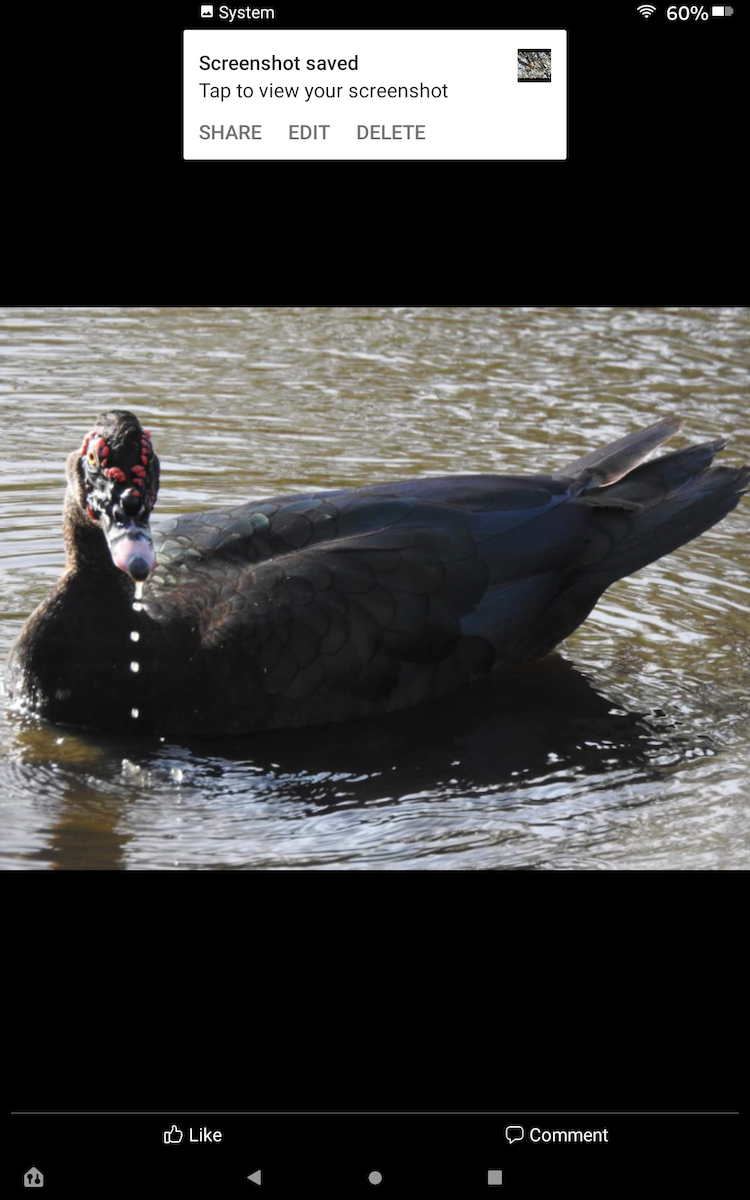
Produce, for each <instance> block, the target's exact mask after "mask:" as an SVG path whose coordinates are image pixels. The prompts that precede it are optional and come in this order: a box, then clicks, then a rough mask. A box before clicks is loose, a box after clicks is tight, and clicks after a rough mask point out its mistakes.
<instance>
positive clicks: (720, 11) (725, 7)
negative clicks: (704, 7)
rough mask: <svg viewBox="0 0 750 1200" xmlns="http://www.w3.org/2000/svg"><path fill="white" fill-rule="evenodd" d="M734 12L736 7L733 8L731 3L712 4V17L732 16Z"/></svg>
mask: <svg viewBox="0 0 750 1200" xmlns="http://www.w3.org/2000/svg"><path fill="white" fill-rule="evenodd" d="M733 12H734V9H733V8H732V6H731V4H712V5H711V16H712V17H731V15H732V13H733Z"/></svg>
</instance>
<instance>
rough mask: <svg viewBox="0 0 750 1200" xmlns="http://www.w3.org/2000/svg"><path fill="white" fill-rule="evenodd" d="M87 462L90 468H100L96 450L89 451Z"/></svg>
mask: <svg viewBox="0 0 750 1200" xmlns="http://www.w3.org/2000/svg"><path fill="white" fill-rule="evenodd" d="M86 462H87V463H88V464H89V466H90V467H98V466H99V455H98V454H97V453H96V450H89V452H88V454H87V455H86Z"/></svg>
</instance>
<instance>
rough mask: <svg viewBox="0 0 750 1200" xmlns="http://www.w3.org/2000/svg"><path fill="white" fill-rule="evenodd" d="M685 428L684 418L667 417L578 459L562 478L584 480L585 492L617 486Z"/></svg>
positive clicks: (568, 467) (570, 465) (564, 470)
mask: <svg viewBox="0 0 750 1200" xmlns="http://www.w3.org/2000/svg"><path fill="white" fill-rule="evenodd" d="M682 425H683V418H682V417H676V416H671V417H665V418H664V419H663V420H662V421H657V422H656V424H655V425H649V426H648V427H647V428H646V429H638V430H637V431H636V432H635V433H629V434H627V435H626V436H625V437H622V438H618V440H617V441H616V442H610V444H609V445H608V446H601V447H600V448H599V449H598V450H592V451H591V452H590V453H589V454H584V456H583V458H577V459H575V461H574V462H572V463H570V464H569V465H568V466H567V467H564V468H563V470H562V471H561V472H560V474H561V475H564V476H567V477H568V478H572V479H583V480H585V485H586V488H589V487H602V486H603V485H605V484H608V483H615V482H616V480H618V479H621V478H622V476H623V475H626V474H627V472H628V471H632V469H633V467H637V466H638V464H639V463H642V462H643V460H644V459H645V458H648V456H649V454H651V452H652V451H653V450H656V449H657V448H658V447H659V446H661V445H662V443H663V442H666V441H668V440H669V439H670V438H671V437H672V436H673V434H675V433H677V431H678V430H679V429H682Z"/></svg>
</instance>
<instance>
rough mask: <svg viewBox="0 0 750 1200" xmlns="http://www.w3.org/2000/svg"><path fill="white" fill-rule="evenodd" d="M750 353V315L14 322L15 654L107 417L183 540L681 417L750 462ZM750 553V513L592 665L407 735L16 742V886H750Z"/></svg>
mask: <svg viewBox="0 0 750 1200" xmlns="http://www.w3.org/2000/svg"><path fill="white" fill-rule="evenodd" d="M749 349H750V312H748V310H741V309H727V308H725V309H559V308H558V309H552V308H549V309H540V308H536V309H535V308H525V309H503V308H485V309H480V308H394V309H384V308H367V309H354V308H350V309H330V308H328V309H326V308H318V309H314V308H306V309H305V308H303V309H279V308H276V309H257V308H256V309H240V308H229V309H226V308H225V309H222V308H106V309H95V308H78V309H64V308H58V309H52V308H37V309H28V308H27V309H0V364H2V369H1V370H0V402H1V403H2V406H3V408H2V411H3V444H2V446H1V447H0V459H1V460H2V471H0V599H1V600H2V620H1V621H0V659H2V661H3V662H4V660H5V657H6V655H7V653H8V650H9V649H10V645H11V643H12V641H13V639H14V637H15V636H16V634H17V633H18V631H19V629H20V628H21V625H22V623H23V621H24V620H25V618H26V617H27V616H28V614H29V613H30V611H31V610H32V608H33V607H34V606H35V605H36V604H37V603H38V602H39V601H40V600H41V599H42V598H43V597H44V596H45V595H46V594H47V592H48V591H49V588H50V586H51V584H52V583H53V582H54V580H55V579H56V578H57V577H58V575H59V574H60V571H61V569H62V567H63V563H64V555H63V547H62V541H61V537H60V525H61V509H62V500H63V494H64V473H63V472H64V462H65V459H66V457H67V455H68V453H69V451H70V450H71V448H73V447H74V446H76V445H78V444H80V439H81V437H82V435H83V434H84V433H85V432H86V431H87V430H88V429H90V428H91V424H92V420H93V418H94V417H95V416H96V414H97V413H98V412H100V411H101V410H102V409H105V408H108V407H124V408H132V409H134V410H135V411H137V413H138V415H139V417H140V418H141V420H142V421H143V423H144V424H145V425H146V426H147V427H149V428H150V429H151V430H152V433H153V437H154V443H155V446H156V448H157V451H158V453H159V456H160V458H161V462H162V489H161V492H160V496H159V505H158V509H157V521H156V522H155V524H156V523H158V517H159V516H160V517H161V518H162V519H163V518H166V517H168V516H169V515H170V514H172V513H179V512H187V511H192V510H195V509H206V508H211V507H213V506H218V505H221V504H229V503H233V502H240V501H244V500H247V499H249V498H251V497H260V496H263V495H278V494H281V493H283V492H287V491H295V490H299V491H306V490H310V489H312V488H316V487H320V488H324V487H335V486H341V487H356V486H358V485H360V484H365V483H373V482H378V481H384V480H396V479H404V478H406V479H408V478H410V477H417V476H424V475H430V474H432V475H434V474H447V473H452V472H458V471H461V472H488V471H489V472H507V473H524V472H533V471H535V470H544V471H549V470H554V469H555V468H557V467H559V466H561V465H562V464H563V463H565V462H568V461H570V460H572V459H573V458H574V457H575V456H576V455H578V454H581V453H583V452H584V451H585V450H587V449H590V448H591V447H592V446H594V445H601V444H604V443H605V442H607V441H610V440H612V439H614V438H616V437H619V436H621V435H622V434H623V433H626V432H629V431H632V430H633V429H635V428H636V427H638V426H645V425H648V424H649V423H650V422H652V421H654V420H656V419H658V418H660V417H662V416H664V415H666V413H668V412H674V411H677V412H680V413H681V414H683V415H684V416H685V417H686V422H687V423H686V429H685V434H686V437H685V438H679V437H678V438H676V439H675V442H674V446H675V448H679V446H680V445H684V444H686V442H687V440H690V441H701V440H707V439H709V438H713V437H717V436H720V435H723V436H727V437H728V438H729V439H730V445H729V447H728V449H727V451H726V453H725V458H726V461H727V462H732V463H740V462H743V461H744V462H747V461H748V460H750V428H749V427H748V422H747V412H748V394H747V391H748V374H747V356H748V350H749ZM749 532H750V503H748V502H747V501H745V502H743V504H742V505H740V507H739V508H738V509H737V510H736V511H735V512H734V513H733V514H732V515H731V516H730V517H729V518H728V519H727V520H726V521H723V522H722V523H721V524H720V525H718V526H716V527H715V528H714V529H712V530H710V531H709V532H708V533H707V534H705V535H704V536H703V537H701V538H699V539H698V540H697V541H694V542H692V543H690V545H688V546H685V547H683V548H682V549H681V550H680V551H679V552H678V553H677V554H674V555H670V556H669V557H667V558H665V559H662V560H661V561H660V562H658V563H655V564H653V565H652V566H650V567H648V568H647V569H645V570H643V571H641V572H639V573H638V574H637V575H635V576H633V577H631V578H629V579H626V580H623V581H621V582H620V583H618V584H617V585H616V586H615V587H613V588H612V589H610V591H609V592H607V593H606V595H605V596H604V598H603V600H602V601H601V602H600V603H599V605H597V607H596V609H595V610H594V612H593V613H592V614H591V616H590V617H589V619H588V620H587V621H586V622H585V624H584V625H583V626H582V627H581V628H580V629H579V630H578V631H577V632H576V633H575V635H574V636H573V637H572V638H570V639H569V640H568V641H567V642H566V643H565V646H564V649H563V655H564V658H556V659H552V660H549V661H546V662H545V663H543V664H538V665H537V666H536V667H534V668H530V669H528V670H525V671H524V672H519V673H516V674H515V675H514V676H513V677H504V678H498V679H497V680H493V681H487V682H485V683H483V684H479V685H477V686H476V687H474V688H472V689H468V690H465V691H463V692H461V693H454V694H453V695H451V696H447V697H445V698H444V699H443V700H441V701H440V702H439V703H437V702H436V703H435V704H431V705H427V706H425V707H423V708H421V709H418V710H414V711H411V712H404V713H399V714H394V715H393V716H392V717H388V718H382V719H380V720H378V721H368V722H363V723H360V724H357V725H349V726H346V727H345V726H328V727H324V728H320V729H315V730H302V731H294V732H288V733H283V732H279V733H276V734H274V735H260V736H258V737H255V738H248V739H244V740H243V741H242V742H237V743H233V742H227V741H213V742H210V743H209V742H197V741H196V742H191V743H189V744H188V743H185V742H179V743H176V742H173V741H170V742H166V741H165V742H160V741H158V740H156V741H152V742H148V741H143V740H140V741H134V740H132V739H131V740H127V739H122V740H121V739H117V738H105V737H101V736H99V735H93V734H80V733H77V732H75V731H71V730H64V729H56V728H53V727H50V726H43V725H41V724H37V723H32V722H29V721H25V720H19V718H18V717H12V718H10V719H5V720H0V755H2V757H1V758H0V866H2V867H4V868H27V867H40V868H48V867H49V866H50V865H52V866H58V867H63V868H65V867H113V866H115V867H117V866H119V867H151V868H152V867H176V866H180V867H184V866H190V867H205V866H216V867H238V868H241V867H248V866H291V867H298V866H303V865H304V866H347V867H376V866H399V867H408V866H419V867H446V866H450V867H461V866H466V867H472V868H492V867H508V868H510V867H523V866H545V867H572V866H585V867H604V866H622V867H662V866H663V867H735V868H736V867H746V866H747V865H748V862H749V861H750V821H749V820H748V816H749V814H750V788H748V777H749V776H750V561H749V559H750V555H749V553H748V546H749V545H750V537H748V533H749ZM102 619H106V615H103V618H102ZM139 652H140V653H142V643H141V644H140V645H139V646H138V649H137V650H136V648H135V646H134V654H133V659H134V660H135V659H137V658H139ZM566 660H572V661H574V662H575V663H576V664H577V666H578V668H579V669H578V670H576V669H575V668H574V667H572V666H571V665H570V662H566ZM584 675H585V677H586V678H584ZM587 680H588V682H587ZM639 714H643V715H639Z"/></svg>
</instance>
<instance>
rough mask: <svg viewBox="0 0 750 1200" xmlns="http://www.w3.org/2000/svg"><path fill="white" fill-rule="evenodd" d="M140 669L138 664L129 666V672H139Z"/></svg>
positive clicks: (133, 663)
mask: <svg viewBox="0 0 750 1200" xmlns="http://www.w3.org/2000/svg"><path fill="white" fill-rule="evenodd" d="M140 669H141V664H140V663H136V662H132V663H131V664H130V670H131V671H140Z"/></svg>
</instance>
